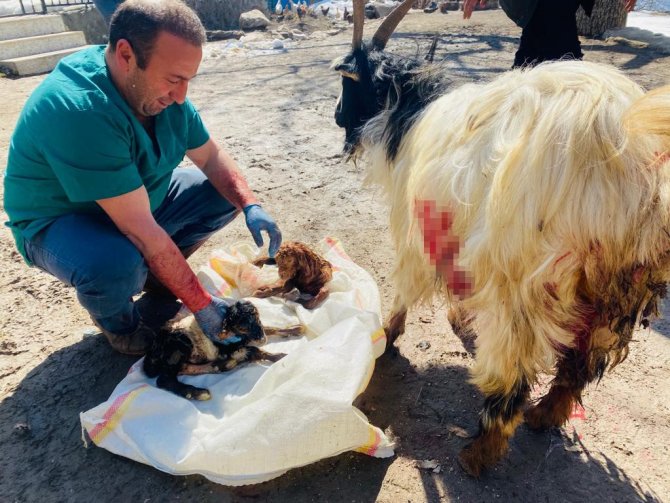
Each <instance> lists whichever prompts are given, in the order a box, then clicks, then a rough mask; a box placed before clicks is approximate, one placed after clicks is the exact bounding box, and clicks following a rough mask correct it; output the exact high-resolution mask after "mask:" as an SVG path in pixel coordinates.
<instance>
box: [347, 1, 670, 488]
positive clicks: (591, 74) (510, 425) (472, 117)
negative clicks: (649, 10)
mask: <svg viewBox="0 0 670 503" xmlns="http://www.w3.org/2000/svg"><path fill="white" fill-rule="evenodd" d="M363 4H364V1H359V0H355V2H354V5H355V28H354V39H353V51H352V52H351V53H350V54H349V55H348V56H346V57H345V58H344V59H342V60H341V61H339V62H337V63H336V64H335V66H334V68H335V69H336V70H337V71H339V72H340V73H341V75H342V94H341V96H340V99H339V102H338V105H337V111H336V113H335V119H336V121H337V124H338V125H340V126H341V127H344V128H345V130H346V140H345V150H346V151H347V152H349V153H350V154H352V155H355V154H356V153H359V151H361V150H363V149H364V150H365V152H366V155H367V157H368V158H369V161H370V167H369V175H368V178H369V179H370V180H372V181H374V182H375V183H377V184H379V185H381V187H382V189H383V191H384V192H385V193H386V196H387V199H388V201H389V203H390V227H391V232H392V237H393V241H394V244H395V248H396V253H397V256H396V263H395V268H394V271H393V281H394V283H395V287H396V299H395V301H394V306H393V311H392V313H391V316H390V317H389V321H388V322H387V326H386V329H387V334H388V339H389V344H390V343H392V342H393V340H394V339H395V338H396V337H397V336H398V335H400V334H401V333H402V332H403V331H404V322H405V315H406V313H407V309H408V308H410V307H411V306H413V305H414V304H416V303H417V302H419V301H421V300H429V299H430V298H431V297H432V296H433V295H434V294H436V293H442V294H444V295H446V297H447V299H448V300H452V298H453V296H454V295H456V296H458V297H460V298H461V299H462V306H461V307H462V308H463V309H464V310H465V312H466V313H468V314H469V315H472V316H474V320H473V321H472V326H471V328H473V329H474V330H476V332H477V334H478V335H477V340H476V345H477V354H476V361H475V366H474V368H473V369H472V373H471V374H472V382H474V383H475V384H476V385H477V386H478V387H479V389H480V390H481V391H482V393H483V394H484V395H485V401H484V409H483V411H482V413H481V416H480V429H479V433H478V435H477V436H476V438H475V439H474V441H473V442H472V443H471V444H470V445H469V446H467V447H465V449H463V451H462V452H461V454H460V456H459V461H460V463H461V466H462V467H463V468H464V469H465V470H466V471H467V472H468V473H469V474H471V475H474V476H477V475H479V473H480V471H481V470H482V469H483V468H485V467H488V466H491V465H493V464H494V463H495V462H496V461H498V460H499V459H500V458H501V457H502V456H503V455H504V454H505V452H506V451H507V445H508V439H509V438H510V437H511V436H512V435H513V433H514V430H515V428H516V427H517V425H518V424H519V423H520V422H521V421H522V420H523V418H524V413H523V409H524V407H525V404H526V402H527V399H528V396H529V390H530V387H531V386H532V385H533V384H534V383H535V382H536V381H537V376H538V373H539V372H542V371H553V370H555V373H556V377H555V379H554V381H553V383H552V387H551V389H550V390H549V392H548V394H547V395H546V396H545V397H543V398H542V399H541V400H540V401H539V402H538V403H537V404H536V405H535V406H534V407H531V408H530V409H528V410H527V411H526V413H525V419H526V422H527V424H528V425H529V426H530V427H531V428H550V427H555V426H560V425H561V424H563V423H564V422H565V421H566V420H567V419H568V416H569V414H570V411H571V409H572V406H573V404H574V403H575V402H580V401H581V395H582V391H583V389H584V387H585V386H586V384H588V383H589V382H591V381H593V380H595V379H600V378H601V377H602V376H603V373H604V371H605V370H606V368H607V367H608V366H610V367H612V366H614V365H616V364H618V363H619V362H621V361H622V360H623V359H624V358H625V357H626V355H627V354H628V343H629V342H630V340H631V337H632V334H633V330H634V328H635V327H636V326H637V325H639V324H642V325H643V326H644V325H646V324H647V323H648V317H650V316H652V315H656V314H657V303H658V301H659V299H660V298H662V297H664V295H665V292H666V284H667V282H668V280H669V279H670V274H669V271H670V232H669V229H670V87H664V88H661V89H658V90H656V91H653V92H650V93H648V94H646V95H645V94H644V93H643V91H642V90H641V89H640V88H639V86H637V85H636V84H635V83H634V82H632V81H631V80H630V79H628V78H627V77H625V76H624V75H623V74H622V73H620V72H619V71H617V70H615V69H613V68H611V67H608V66H604V65H597V64H593V63H586V62H579V61H561V62H555V63H548V64H543V65H540V66H538V67H536V68H534V69H530V70H516V71H512V72H507V73H505V74H503V75H501V76H499V77H498V78H497V79H495V80H494V81H493V82H490V83H488V84H477V85H475V84H469V85H465V86H462V87H460V88H458V89H456V90H454V91H451V92H449V93H447V92H446V87H447V86H446V84H445V82H446V79H445V78H444V76H443V73H440V72H439V71H437V70H435V69H434V68H426V69H422V68H421V67H420V66H419V64H418V63H413V62H407V60H403V59H401V58H399V57H395V56H392V55H390V54H387V53H385V52H383V48H384V46H385V45H386V42H387V40H388V38H389V37H390V35H391V33H392V32H393V29H394V28H395V26H397V24H398V22H399V21H400V20H401V19H402V16H403V15H404V14H405V13H406V11H407V10H408V9H409V8H410V6H411V4H412V0H405V2H403V4H401V5H400V6H399V7H398V8H397V9H396V10H395V11H394V12H393V13H391V14H390V15H389V16H387V18H386V19H385V21H384V23H382V25H381V26H380V27H379V29H378V31H377V33H376V34H375V35H374V37H373V39H372V43H371V44H370V45H369V46H364V45H363V44H362V42H361V37H362V32H363ZM450 321H451V320H450ZM453 321H458V320H453ZM461 321H462V320H461ZM454 324H455V323H454Z"/></svg>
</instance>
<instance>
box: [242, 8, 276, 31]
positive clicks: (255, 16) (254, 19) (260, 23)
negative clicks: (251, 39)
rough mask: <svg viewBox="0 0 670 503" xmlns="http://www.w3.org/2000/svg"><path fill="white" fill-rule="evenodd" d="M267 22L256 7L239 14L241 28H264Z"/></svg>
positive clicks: (268, 21)
mask: <svg viewBox="0 0 670 503" xmlns="http://www.w3.org/2000/svg"><path fill="white" fill-rule="evenodd" d="M269 24H270V20H269V19H268V18H267V17H265V14H263V13H262V12H261V11H259V10H258V9H254V10H250V11H249V12H244V13H242V14H240V29H241V30H245V31H250V30H264V29H265V28H266V27H267V25H269Z"/></svg>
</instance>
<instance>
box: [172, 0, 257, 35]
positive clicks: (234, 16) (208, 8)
mask: <svg viewBox="0 0 670 503" xmlns="http://www.w3.org/2000/svg"><path fill="white" fill-rule="evenodd" d="M185 1H186V3H187V4H188V5H190V6H191V7H192V8H193V9H194V10H195V11H196V12H197V13H198V16H200V19H201V20H202V24H204V25H205V28H207V29H208V30H231V29H237V28H239V20H240V14H242V13H243V12H247V11H250V10H253V9H258V10H260V11H262V12H263V13H264V14H266V15H267V14H268V8H267V7H268V3H267V0H185Z"/></svg>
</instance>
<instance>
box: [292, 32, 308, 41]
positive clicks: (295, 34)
mask: <svg viewBox="0 0 670 503" xmlns="http://www.w3.org/2000/svg"><path fill="white" fill-rule="evenodd" d="M291 38H292V39H293V40H305V39H306V38H307V35H305V34H304V33H303V32H301V31H300V30H291Z"/></svg>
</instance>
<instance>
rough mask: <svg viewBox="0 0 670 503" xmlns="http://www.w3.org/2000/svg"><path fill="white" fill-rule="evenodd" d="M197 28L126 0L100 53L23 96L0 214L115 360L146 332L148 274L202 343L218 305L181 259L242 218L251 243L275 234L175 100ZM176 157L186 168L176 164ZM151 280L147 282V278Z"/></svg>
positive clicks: (177, 7)
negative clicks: (141, 309) (139, 300)
mask: <svg viewBox="0 0 670 503" xmlns="http://www.w3.org/2000/svg"><path fill="white" fill-rule="evenodd" d="M204 42H205V32H204V29H203V27H202V24H201V23H200V20H199V19H198V17H197V16H196V14H195V13H194V12H193V11H192V10H191V9H190V8H188V7H187V6H186V5H185V4H183V3H181V2H180V1H179V0H128V1H127V2H125V3H123V4H122V5H121V6H120V7H119V9H117V11H116V12H115V14H114V16H113V18H112V22H111V27H110V36H109V45H108V46H107V47H106V48H105V47H104V46H96V47H92V48H88V49H84V50H82V51H80V52H78V53H76V54H74V55H72V56H70V57H68V58H65V59H64V60H62V61H61V63H60V64H59V65H58V66H57V68H56V69H55V70H54V71H53V72H52V73H51V74H50V75H49V76H48V77H47V78H46V79H45V80H44V81H43V82H42V84H41V85H40V86H39V87H38V88H37V89H36V90H35V91H34V92H33V94H32V95H31V97H30V98H29V99H28V101H27V103H26V105H25V107H24V109H23V111H22V113H21V116H20V117H19V120H18V123H17V126H16V130H15V131H14V134H13V136H12V140H11V145H10V150H9V160H8V166H7V171H6V175H5V210H6V211H7V214H8V215H9V222H7V224H8V225H9V227H10V228H11V230H12V232H13V235H14V237H15V240H16V244H17V247H18V249H19V251H20V252H21V254H22V255H23V257H24V258H25V259H26V261H27V262H28V263H29V264H34V265H35V266H37V267H39V268H41V269H43V270H45V271H47V272H49V273H51V274H52V275H54V276H56V277H57V278H59V279H61V280H62V281H64V282H66V283H68V284H70V285H72V286H74V287H75V289H76V291H77V297H78V299H79V302H80V303H81V304H82V305H83V306H84V307H85V308H86V310H87V311H88V312H89V313H90V315H91V317H92V318H93V321H94V323H95V324H96V326H98V328H100V330H101V331H102V332H103V333H104V334H105V336H106V337H107V339H108V340H109V342H110V343H111V345H112V347H113V348H114V349H116V350H117V351H119V352H121V353H126V354H133V355H139V354H142V353H143V352H144V351H145V349H146V348H147V346H148V345H149V344H150V343H151V340H152V338H153V335H154V334H153V331H152V330H151V329H150V328H148V327H147V326H146V325H145V324H144V323H143V322H142V320H141V319H140V316H139V314H138V310H137V307H136V306H135V304H134V303H133V301H132V296H133V295H135V294H138V293H140V292H141V291H142V289H143V286H144V285H145V281H146V279H147V273H148V271H150V272H151V273H152V275H153V277H154V278H155V280H156V281H154V283H158V284H159V286H160V285H161V284H162V286H164V287H166V289H167V290H169V291H170V292H172V293H173V294H174V296H175V297H177V298H178V299H180V300H181V301H182V303H183V304H184V305H186V307H188V308H189V309H190V310H191V312H193V313H194V315H195V319H196V320H197V322H198V323H199V325H200V327H201V328H202V329H203V331H204V332H205V334H206V335H207V336H209V337H217V335H218V332H219V331H220V329H221V327H222V320H223V316H224V315H225V311H226V304H225V303H224V301H223V300H221V299H219V298H216V297H212V296H211V295H210V294H209V293H208V292H207V291H206V290H205V289H204V288H203V286H202V285H201V284H200V282H199V281H198V279H197V277H196V275H195V274H194V273H193V271H192V270H191V269H190V267H189V265H188V263H187V262H186V259H185V257H186V256H188V255H189V254H190V253H192V252H193V251H194V250H195V249H196V248H198V247H199V246H200V245H201V244H202V243H203V242H204V241H205V240H206V239H207V238H209V236H211V235H212V234H213V233H214V232H216V231H217V230H218V229H220V228H222V227H223V226H225V225H226V224H228V223H229V222H231V221H232V220H233V219H234V218H235V216H236V215H237V214H238V213H239V212H240V210H242V211H243V212H244V214H245V217H246V224H247V226H248V228H249V230H250V232H251V234H252V236H253V238H254V240H255V242H256V244H257V245H258V246H262V244H263V238H262V237H261V231H265V232H267V233H268V235H269V237H270V246H269V254H270V255H271V256H272V255H274V253H276V251H277V248H278V247H279V245H280V244H281V233H280V231H279V229H278V227H277V225H276V224H275V222H274V221H273V220H272V218H271V217H270V216H269V215H268V214H267V213H266V212H265V211H264V210H263V209H262V208H261V206H260V205H259V204H258V200H257V199H256V197H255V196H254V194H253V193H252V191H251V190H250V189H249V186H248V184H247V182H246V181H245V179H244V177H243V176H242V174H241V173H240V172H239V170H238V168H237V165H236V163H235V161H233V159H231V157H230V156H229V155H228V154H227V153H226V152H225V151H224V150H223V149H222V148H221V147H219V146H218V145H217V144H216V142H214V140H212V139H211V138H210V137H209V134H208V132H207V130H206V129H205V127H204V125H203V123H202V121H201V119H200V116H199V115H198V113H197V111H196V110H195V108H194V107H193V105H192V104H191V103H190V102H189V101H188V100H187V99H186V91H187V88H188V84H189V82H190V80H191V79H192V78H193V77H194V76H195V75H196V72H197V70H198V66H199V64H200V60H201V58H202V45H203V44H204ZM184 154H185V155H186V156H188V157H189V159H190V160H191V161H193V163H194V164H195V165H196V166H197V167H198V168H199V169H197V168H179V169H175V168H176V167H177V165H178V164H179V163H180V161H181V160H182V159H183V156H184ZM150 276H151V275H150Z"/></svg>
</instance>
